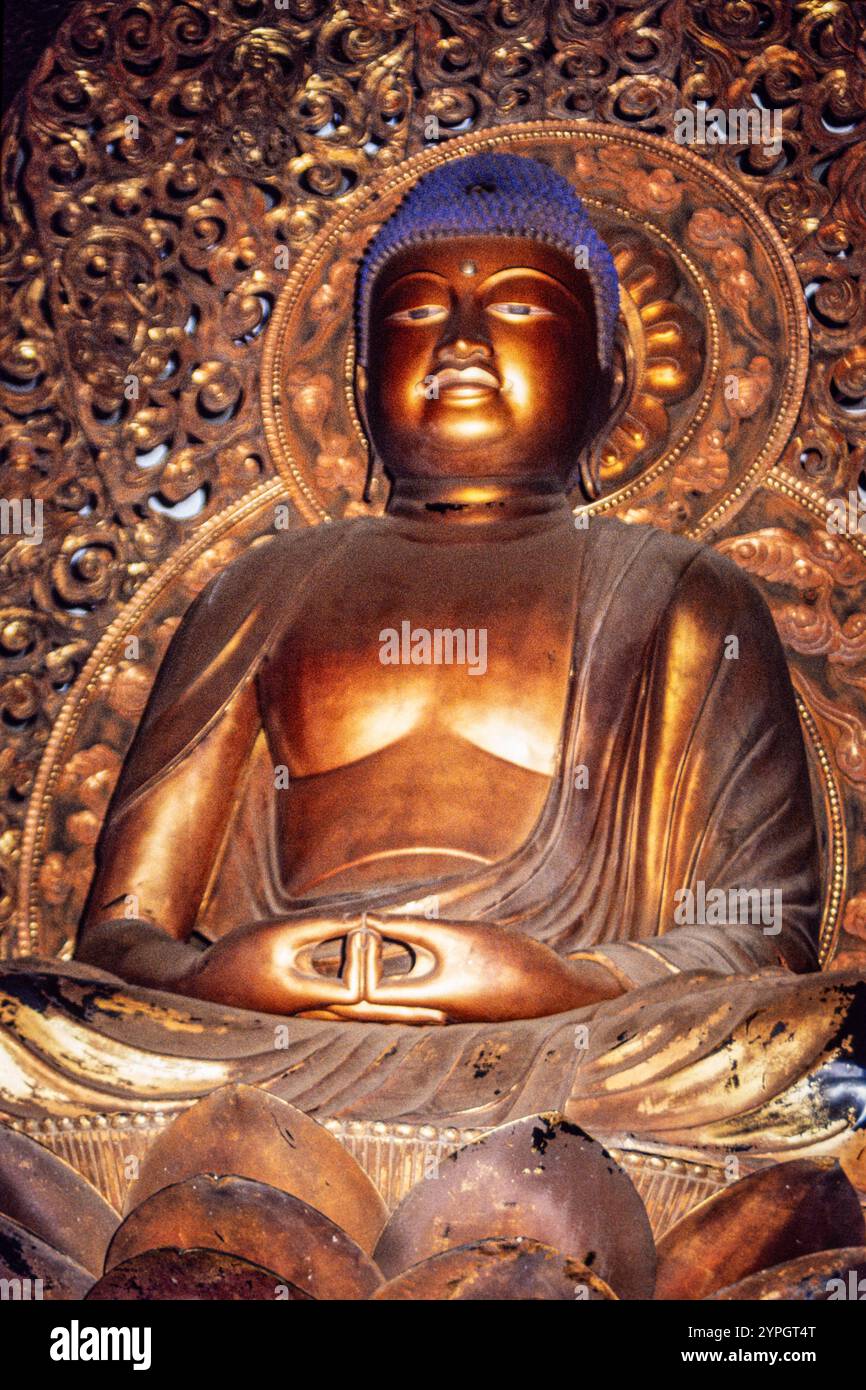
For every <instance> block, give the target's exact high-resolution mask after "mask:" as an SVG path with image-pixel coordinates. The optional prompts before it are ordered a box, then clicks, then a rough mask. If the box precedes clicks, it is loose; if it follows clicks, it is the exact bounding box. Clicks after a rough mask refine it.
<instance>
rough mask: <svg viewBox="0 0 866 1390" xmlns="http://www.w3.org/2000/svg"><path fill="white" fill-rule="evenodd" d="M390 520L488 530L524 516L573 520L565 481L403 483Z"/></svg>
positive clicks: (420, 480)
mask: <svg viewBox="0 0 866 1390" xmlns="http://www.w3.org/2000/svg"><path fill="white" fill-rule="evenodd" d="M386 511H387V513H388V515H389V516H394V517H402V518H405V519H407V520H412V521H427V522H429V523H431V524H438V526H441V525H442V524H443V523H446V524H447V525H448V526H449V527H451V526H478V525H481V526H484V525H489V524H490V523H493V522H497V521H506V520H511V519H517V518H520V517H533V516H538V517H542V516H545V515H551V516H555V515H560V514H561V515H570V507H569V503H568V497H567V495H566V492H565V489H564V488H563V485H562V483H561V482H559V480H558V479H556V478H550V477H541V478H540V477H532V476H529V477H513V478H398V479H397V480H396V482H395V483H394V486H393V488H392V490H391V496H390V498H389V499H388V506H387V508H386Z"/></svg>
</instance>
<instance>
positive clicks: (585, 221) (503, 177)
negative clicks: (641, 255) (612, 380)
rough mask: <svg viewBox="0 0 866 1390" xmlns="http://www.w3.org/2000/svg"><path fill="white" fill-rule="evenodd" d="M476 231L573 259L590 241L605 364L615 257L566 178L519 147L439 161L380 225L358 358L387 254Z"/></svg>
mask: <svg viewBox="0 0 866 1390" xmlns="http://www.w3.org/2000/svg"><path fill="white" fill-rule="evenodd" d="M476 233H479V234H481V235H484V234H485V233H486V234H487V235H489V236H515V237H517V236H520V237H530V238H532V239H533V240H534V241H541V242H546V243H547V244H548V245H550V246H556V247H557V248H558V249H559V250H560V251H563V252H564V253H565V255H567V256H568V259H569V260H570V261H572V262H574V259H575V252H576V251H577V248H578V247H585V248H586V261H587V266H586V271H585V273H586V274H587V275H588V276H589V280H590V284H591V286H592V294H593V300H594V302H595V320H596V332H597V346H598V359H599V363H600V365H601V367H602V368H603V369H605V370H606V369H607V368H608V367H609V366H610V361H611V356H612V353H613V339H614V332H615V330H616V320H617V315H618V313H619V281H618V280H617V275H616V269H615V267H614V264H613V257H612V256H611V254H610V251H609V249H608V247H607V245H606V244H605V242H604V241H602V239H601V237H600V236H599V235H598V232H597V231H596V230H595V228H594V227H593V225H592V223H591V222H590V220H589V218H588V216H587V214H586V210H585V208H584V206H583V203H582V202H581V201H580V198H579V197H578V196H577V194H576V193H575V191H574V189H573V188H572V186H571V184H570V183H569V182H568V180H567V179H564V178H563V177H562V175H561V174H557V173H556V171H555V170H554V169H551V168H550V167H549V166H548V165H547V164H542V163H541V161H540V160H537V159H532V158H530V157H529V156H528V155H514V154H474V155H469V156H467V157H466V158H464V159H455V160H451V161H450V162H448V163H445V164H440V165H439V166H438V167H437V168H435V169H433V170H431V172H430V173H429V174H425V175H424V176H423V178H420V179H419V180H418V182H417V183H416V184H415V186H414V188H412V190H411V191H410V192H409V193H408V194H407V195H406V197H405V198H404V199H403V201H402V203H401V204H400V206H399V207H398V208H397V210H396V211H395V212H394V213H392V215H391V216H390V217H389V218H388V220H387V222H385V223H384V224H383V225H382V226H381V227H380V229H379V231H378V232H377V233H376V235H375V236H374V237H373V240H372V241H371V242H370V244H369V246H368V247H367V250H366V252H365V254H364V258H363V260H362V262H361V270H360V274H359V276H358V287H357V300H356V306H357V340H358V361H359V362H361V363H363V364H364V365H366V362H367V350H368V347H369V342H368V335H369V328H368V325H369V314H370V294H371V291H372V288H373V282H374V280H375V279H376V276H377V275H378V273H379V271H380V270H381V269H382V267H383V266H384V265H385V263H386V261H388V260H390V258H391V257H392V256H393V255H395V254H396V253H397V252H398V251H402V250H403V249H404V248H405V247H407V246H414V245H417V244H418V243H419V242H424V241H441V240H443V239H445V238H447V237H453V236H472V235H474V234H476Z"/></svg>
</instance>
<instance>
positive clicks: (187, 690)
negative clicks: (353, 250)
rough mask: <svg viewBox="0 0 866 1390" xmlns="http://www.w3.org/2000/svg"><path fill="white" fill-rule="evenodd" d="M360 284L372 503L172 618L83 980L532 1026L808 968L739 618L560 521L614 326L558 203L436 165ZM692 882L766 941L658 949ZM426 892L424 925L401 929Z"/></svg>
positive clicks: (799, 756) (777, 650) (281, 544)
mask: <svg viewBox="0 0 866 1390" xmlns="http://www.w3.org/2000/svg"><path fill="white" fill-rule="evenodd" d="M459 227H462V228H463V229H464V232H465V234H464V235H462V236H457V235H455V230H456V229H457V228H459ZM482 227H483V228H488V227H490V228H492V229H493V230H492V231H487V230H485V231H484V233H483V234H479V228H482ZM535 228H538V230H537V231H535ZM579 248H586V249H587V250H588V258H591V259H592V260H594V261H595V262H596V263H597V265H598V269H597V270H595V271H593V270H584V269H578V268H577V266H576V265H575V261H576V259H578V257H577V252H578V249H579ZM569 250H571V251H572V254H571V257H570V258H569V256H568V251H569ZM365 272H366V273H365V274H364V275H363V276H362V290H361V295H360V311H359V312H360V314H361V321H362V327H361V352H360V364H359V367H358V387H357V394H358V403H359V407H360V410H361V412H362V415H363V418H364V419H365V420H366V422H367V427H368V430H369V433H370V437H371V440H372V442H373V445H374V448H375V450H376V453H377V455H378V457H379V458H380V459H381V461H382V464H383V466H384V469H385V471H386V473H387V475H388V477H389V479H390V480H391V483H392V492H391V498H390V501H389V504H388V508H387V512H386V515H385V517H383V518H381V519H376V520H368V521H351V522H346V523H343V524H342V525H338V526H331V527H327V528H320V529H319V530H317V531H315V532H313V533H309V534H301V535H299V534H297V533H289V534H284V535H279V536H274V537H273V538H272V539H269V540H268V541H266V542H265V543H264V544H261V545H258V546H255V547H253V548H252V549H251V551H250V552H249V554H248V555H247V556H246V557H245V558H244V559H243V560H242V561H240V562H238V563H237V564H235V565H234V566H232V567H231V568H230V569H229V570H228V571H227V572H226V573H225V574H223V575H222V576H221V577H220V578H219V579H218V580H217V582H216V583H215V584H214V585H213V586H212V588H211V589H210V590H209V591H208V592H207V593H206V594H205V595H203V596H202V598H201V599H200V600H199V602H198V604H197V605H196V606H195V608H194V609H193V611H192V612H191V613H190V614H189V615H188V617H187V619H186V621H185V623H184V625H183V628H182V630H181V631H180V633H179V634H178V636H177V638H176V640H175V642H174V644H173V646H172V648H171V650H170V652H169V655H168V656H167V658H166V660H165V663H164V666H163V669H162V673H161V675H160V679H159V683H158V685H157V688H156V689H155V691H154V694H153V697H152V700H151V703H150V706H149V709H148V712H147V714H146V716H145V718H144V721H143V723H142V726H141V730H140V733H139V735H138V739H137V742H136V744H135V746H134V748H133V750H132V751H131V754H130V756H129V758H128V760H127V764H126V768H125V771H124V774H123V777H122V780H121V783H120V786H119V787H118V789H117V792H116V795H115V798H114V802H113V805H112V808H111V810H110V813H109V816H108V819H107V822H106V825H105V829H104V831H103V837H102V842H101V846H100V850H99V855H98V872H97V875H96V879H95V882H94V885H93V889H92V892H91V896H90V903H89V906H88V909H87V912H86V915H85V921H84V928H83V932H82V935H81V938H80V941H79V945H78V949H77V956H78V959H79V960H82V961H86V962H89V963H91V964H95V965H98V966H101V967H103V968H105V969H108V970H110V971H112V972H113V973H114V974H117V975H119V976H120V977H121V978H123V979H125V980H127V981H129V982H130V983H132V984H137V985H146V986H149V987H154V988H161V989H166V988H167V989H171V990H173V991H176V992H178V993H184V994H190V995H193V996H195V997H199V998H204V999H211V1000H215V1001H218V1002H221V1003H225V1004H232V1005H237V1006H241V1007H244V1008H249V1009H258V1010H266V1011H269V1012H273V1013H279V1014H305V1015H309V1014H310V1013H313V1014H315V1015H317V1016H319V1015H323V1014H324V1015H325V1016H326V1017H342V1018H350V1019H359V1018H363V1019H370V1020H380V1021H387V1022H397V1021H404V1022H412V1023H425V1022H429V1023H445V1022H452V1023H453V1022H471V1021H479V1020H504V1019H516V1018H533V1017H536V1016H540V1015H549V1014H557V1013H561V1012H563V1011H564V1010H566V1009H574V1008H579V1007H581V1006H584V1005H587V1004H594V1003H598V1002H599V1001H601V1000H605V999H610V998H613V997H616V996H619V995H621V994H623V993H625V992H626V991H628V990H630V989H632V988H634V987H635V986H636V985H638V984H645V983H649V982H650V981H652V980H654V979H665V978H666V977H667V976H668V975H670V974H671V973H672V972H675V971H682V970H684V969H695V968H698V969H702V970H704V971H711V972H716V973H726V974H729V973H733V972H744V971H752V970H755V969H757V968H760V967H762V966H774V967H777V968H778V967H780V966H781V967H783V968H786V969H788V970H792V971H797V972H801V971H805V970H808V969H810V968H814V966H815V963H816V957H815V935H816V927H817V918H818V900H819V887H818V872H817V852H816V841H815V832H814V825H813V818H812V810H811V800H810V794H809V787H808V778H807V770H806V759H805V752H804V749H803V745H802V740H801V738H800V735H799V726H798V720H797V715H796V709H795V705H794V700H793V695H792V691H791V687H790V682H789V680H788V677H787V670H786V665H785V661H784V657H783V655H782V651H781V647H780V644H779V642H778V640H777V638H776V636H775V633H774V631H773V628H772V624H771V622H770V620H769V617H768V615H767V613H766V610H765V608H764V605H763V602H762V601H761V599H760V598H759V597H758V596H757V594H756V593H755V591H754V590H753V589H752V587H751V585H750V583H749V581H748V580H747V579H745V578H744V577H743V576H742V575H741V574H740V572H739V571H738V570H737V569H736V568H735V567H734V566H733V565H732V564H731V563H730V562H729V561H726V560H724V559H722V558H720V557H719V556H718V555H716V554H715V553H714V552H711V551H708V550H702V549H699V548H698V547H696V546H695V545H693V544H690V543H688V542H686V541H682V540H679V539H672V538H671V537H669V536H666V535H662V534H661V533H659V532H657V531H652V530H649V529H645V528H639V527H626V526H625V525H623V524H622V523H620V522H618V521H614V520H606V519H596V518H593V519H592V521H591V523H590V524H589V526H588V527H587V528H586V529H578V528H577V527H575V524H574V517H573V514H572V511H571V507H570V506H569V503H568V499H567V491H568V488H569V485H570V483H571V481H572V477H573V475H574V473H575V469H576V467H577V466H578V463H577V461H578V460H579V459H580V458H581V455H583V456H584V458H585V457H586V455H587V453H588V452H589V449H590V446H591V445H592V443H593V442H594V441H593V433H594V430H595V429H596V428H597V418H596V417H597V416H598V413H599V411H598V403H599V402H600V401H602V400H604V399H605V398H606V397H605V372H606V369H607V366H608V362H609V354H610V343H611V339H612V334H613V321H614V319H615V315H616V311H617V301H616V276H615V272H614V269H613V265H612V262H611V261H610V257H609V253H607V251H606V248H605V247H604V246H603V245H602V244H601V243H600V242H599V240H598V238H597V237H595V235H594V233H593V231H592V229H591V227H590V226H589V224H588V222H587V220H586V218H585V214H584V213H583V209H582V207H581V205H580V203H579V200H578V199H577V196H576V194H574V193H573V192H572V190H571V189H570V187H569V186H568V185H567V184H565V182H564V181H563V180H560V179H559V178H558V177H557V176H556V175H554V174H552V173H548V172H547V171H546V168H545V166H543V165H540V164H537V163H535V162H533V161H529V160H526V159H521V158H520V157H517V156H478V157H475V158H474V159H470V160H469V161H468V162H456V163H454V164H452V165H446V166H444V167H443V169H442V170H441V171H437V173H436V174H435V175H433V176H429V177H428V179H426V180H424V181H422V182H421V183H420V184H419V185H418V186H417V188H416V190H415V191H414V192H413V194H412V195H410V197H409V198H408V199H407V200H406V202H405V203H404V205H403V208H402V209H401V210H400V212H399V213H398V214H397V215H396V216H395V217H394V218H392V219H391V221H390V222H389V223H386V225H385V228H384V230H383V231H382V232H381V233H380V234H379V238H378V239H377V240H376V241H374V243H373V246H372V247H371V249H370V251H369V252H368V257H367V260H366V263H365ZM371 343H372V344H374V345H375V350H374V351H373V352H372V353H371V352H370V349H369V345H370V344H371ZM638 614H639V615H640V616H639V617H638ZM398 634H399V638H398ZM437 635H438V641H439V646H440V648H441V649H442V650H440V651H439V653H438V654H437V651H436V641H437ZM732 638H733V639H734V642H735V643H736V644H737V648H736V652H735V653H734V654H733V655H731V654H730V653H731V652H733V651H734V649H733V647H732V645H731V639H732ZM446 643H447V650H446V649H445V644H446ZM392 645H393V647H394V650H393V652H392V651H391V646H392ZM398 646H399V650H398ZM473 651H474V652H475V656H474V658H473ZM461 653H462V661H461ZM710 731H712V734H711V736H710ZM280 770H282V771H283V777H282V779H281V776H280ZM281 781H283V782H284V783H285V784H286V785H285V786H281ZM360 807H363V814H359V808H360ZM782 825H784V834H782V833H780V827H781V826H782ZM699 882H703V883H705V884H706V885H708V886H710V887H711V888H713V889H715V890H719V889H721V890H722V891H723V893H724V894H725V903H726V904H727V895H728V893H729V892H730V891H731V890H734V891H739V890H743V891H744V892H745V893H746V895H747V896H746V899H744V901H745V902H746V903H748V902H749V898H748V894H749V893H752V892H754V891H755V890H757V891H758V892H759V893H763V894H764V895H765V896H766V893H767V891H768V890H769V891H771V892H772V893H773V894H774V895H775V900H776V901H777V902H778V901H779V900H781V903H782V908H781V912H780V913H779V914H778V920H776V919H775V918H774V919H773V921H770V920H769V918H768V919H767V920H766V921H763V920H761V919H760V917H758V919H757V920H756V921H755V922H754V923H753V922H750V921H748V920H747V921H744V922H743V923H741V924H736V923H730V924H725V925H723V926H718V925H693V926H684V927H682V928H677V929H674V930H671V929H672V928H673V927H674V914H675V909H676V903H677V899H676V898H675V895H676V894H677V893H678V892H680V891H681V890H683V889H689V888H694V887H695V885H697V884H698V883H699ZM431 899H435V900H436V913H437V915H436V916H433V917H428V916H425V915H424V912H423V910H422V911H420V912H419V911H417V910H416V911H414V912H413V910H412V904H413V903H418V902H419V901H420V902H422V903H429V902H430V901H431ZM128 901H132V902H134V903H135V904H137V914H136V920H135V921H133V922H131V921H129V920H128V919H127V917H126V916H124V915H123V914H122V912H119V909H122V908H123V906H124V904H126V903H127V902H128ZM118 916H120V918H121V920H120V922H118V921H117V918H118ZM193 933H195V934H196V935H197V936H198V937H204V938H205V939H206V940H207V941H208V942H209V943H211V944H208V945H207V946H206V947H204V949H202V946H201V943H200V942H199V943H198V944H192V943H191V937H192V935H193ZM383 940H384V941H385V942H389V941H390V942H394V943H395V944H396V945H397V946H398V949H397V951H396V953H392V954H391V956H390V959H391V962H392V965H397V966H398V969H397V971H396V973H393V972H392V973H389V970H388V956H387V955H386V954H385V953H384V952H383ZM329 942H330V943H341V962H340V969H339V971H338V972H336V973H335V972H333V971H332V972H331V973H330V974H329V973H323V972H321V971H317V970H316V969H315V968H314V959H315V956H316V952H317V951H319V952H320V953H321V952H322V951H323V950H325V948H326V947H327V943H329ZM648 942H652V943H653V944H652V945H647V943H648ZM400 946H402V948H403V950H402V952H401V951H400V950H399V947H400ZM410 957H411V969H409V970H405V969H399V966H400V965H401V962H402V963H405V961H406V960H408V959H409V958H410Z"/></svg>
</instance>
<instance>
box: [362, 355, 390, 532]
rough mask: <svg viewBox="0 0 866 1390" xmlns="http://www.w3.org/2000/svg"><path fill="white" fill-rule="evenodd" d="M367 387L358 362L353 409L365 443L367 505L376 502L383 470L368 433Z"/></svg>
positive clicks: (365, 376)
mask: <svg viewBox="0 0 866 1390" xmlns="http://www.w3.org/2000/svg"><path fill="white" fill-rule="evenodd" d="M367 386H368V378H367V369H366V367H365V366H364V364H363V362H358V363H357V364H356V366H355V409H356V410H357V412H358V419H359V420H360V421H361V428H362V430H363V431H364V438H365V440H366V441H367V477H366V480H365V482H364V493H363V497H364V501H365V502H366V503H367V504H368V505H369V504H370V503H372V502H374V501H375V500H376V497H377V495H378V493H379V491H380V489H381V487H382V484H383V482H384V478H385V470H384V468H383V466H382V461H381V459H380V458H379V456H378V454H377V453H376V446H375V444H374V443H373V436H372V433H371V431H370V418H369V415H368V413H367Z"/></svg>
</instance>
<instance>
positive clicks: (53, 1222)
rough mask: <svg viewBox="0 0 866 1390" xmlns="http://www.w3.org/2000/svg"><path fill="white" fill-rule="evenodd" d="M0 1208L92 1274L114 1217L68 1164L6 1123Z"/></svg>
mask: <svg viewBox="0 0 866 1390" xmlns="http://www.w3.org/2000/svg"><path fill="white" fill-rule="evenodd" d="M0 1212H2V1213H3V1214H4V1215H6V1216H11V1217H12V1219H13V1221H17V1222H18V1223H19V1224H20V1225H21V1226H26V1228H27V1230H28V1231H32V1232H33V1234H34V1235H35V1236H40V1237H41V1239H42V1240H44V1241H47V1243H48V1244H49V1245H51V1246H53V1247H54V1249H55V1250H59V1251H60V1253H61V1254H62V1255H67V1256H68V1257H69V1259H70V1260H74V1261H75V1263H76V1264H78V1265H82V1266H83V1267H84V1269H89V1270H90V1272H91V1273H92V1274H94V1275H97V1276H98V1275H100V1274H101V1273H102V1268H103V1261H104V1259H105V1252H106V1250H107V1248H108V1243H109V1241H110V1240H111V1237H112V1235H113V1234H114V1232H115V1231H116V1229H117V1223H118V1221H119V1220H120V1217H119V1216H118V1214H117V1212H116V1211H115V1210H114V1208H113V1207H110V1206H109V1205H108V1203H107V1202H106V1201H105V1199H104V1198H103V1197H102V1196H101V1195H100V1193H99V1192H97V1190H96V1188H95V1187H93V1186H92V1184H91V1183H89V1182H88V1181H87V1179H86V1178H83V1177H82V1176H81V1174H80V1173H78V1172H76V1170H75V1169H74V1168H73V1167H72V1166H71V1164H69V1163H64V1161H63V1159H62V1158H58V1157H57V1155H56V1154H53V1153H52V1152H51V1150H50V1149H46V1148H45V1146H44V1145H43V1144H37V1143H36V1140H35V1139H31V1138H29V1136H28V1135H26V1134H20V1133H19V1132H18V1131H17V1130H14V1129H9V1128H8V1127H7V1126H6V1125H0Z"/></svg>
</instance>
